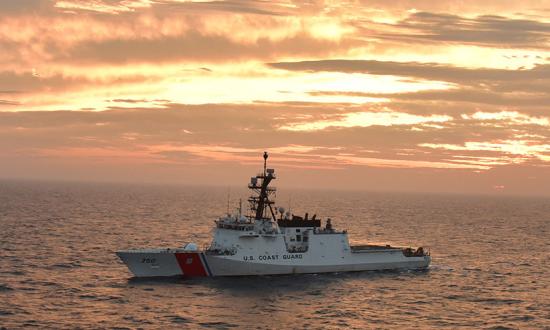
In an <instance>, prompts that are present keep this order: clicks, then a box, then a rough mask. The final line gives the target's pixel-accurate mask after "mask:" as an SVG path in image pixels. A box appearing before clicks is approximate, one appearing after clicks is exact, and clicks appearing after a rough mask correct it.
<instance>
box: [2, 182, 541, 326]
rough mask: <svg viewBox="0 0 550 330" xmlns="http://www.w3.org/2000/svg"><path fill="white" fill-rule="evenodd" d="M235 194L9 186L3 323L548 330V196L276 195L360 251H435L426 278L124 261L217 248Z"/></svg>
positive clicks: (403, 274) (201, 190) (97, 186)
mask: <svg viewBox="0 0 550 330" xmlns="http://www.w3.org/2000/svg"><path fill="white" fill-rule="evenodd" d="M226 195H227V190H226V189H222V188H220V189H218V188H192V187H176V186H152V185H149V186H146V185H143V186H140V185H120V184H119V185H115V184H73V183H70V184H69V183H44V182H42V183H31V182H0V260H1V262H0V302H1V304H0V327H5V328H7V329H18V328H38V329H44V328H55V329H64V328H67V329H74V328H83V329H86V328H93V329H97V328H117V329H125V328H129V329H136V328H143V329H149V328H162V329H170V328H182V329H186V328H188V329H197V328H214V329H226V328H245V329H279V328H300V329H301V328H304V329H324V328H329V329H331V328H334V329H336V328H347V329H367V328H376V329H430V328H433V329H459V328H464V329H473V328H476V329H550V298H549V297H550V287H549V284H550V199H548V198H546V199H544V198H514V197H487V196H485V197H483V196H459V195H429V194H398V193H367V192H364V193H352V192H328V191H305V190H304V191H298V190H294V191H286V192H284V191H281V192H280V193H279V195H278V197H279V199H278V200H279V201H281V202H282V203H281V204H282V205H283V206H285V207H286V206H287V204H288V199H289V197H290V196H291V197H292V211H293V213H296V214H300V213H304V212H306V211H308V212H309V214H310V215H312V214H313V213H317V214H318V216H319V217H321V218H322V219H326V217H331V218H332V219H333V223H334V225H335V227H336V228H341V229H348V231H349V233H350V240H351V241H352V242H355V243H365V242H390V243H392V244H400V245H423V246H425V247H429V248H430V250H431V253H432V256H433V263H432V266H431V267H430V268H429V270H426V271H400V272H360V273H340V274H311V275H292V276H264V277H239V278H200V279H199V278H196V279H184V278H169V279H146V280H139V279H133V278H131V275H130V273H129V272H128V270H127V269H126V267H125V266H124V265H123V264H122V263H121V262H120V261H119V260H118V259H117V257H116V256H115V254H114V251H116V250H117V249H126V248H133V247H176V246H181V245H183V244H184V243H185V242H188V241H194V242H197V243H199V244H201V245H203V244H207V243H208V242H209V239H210V230H211V228H212V224H213V222H212V221H213V220H214V219H215V218H216V217H217V216H219V215H221V214H223V213H225V212H226V207H227V203H226V201H227V197H226ZM232 196H233V197H232V204H235V203H236V200H237V198H238V197H243V198H245V197H246V192H245V191H244V190H242V191H233V192H232Z"/></svg>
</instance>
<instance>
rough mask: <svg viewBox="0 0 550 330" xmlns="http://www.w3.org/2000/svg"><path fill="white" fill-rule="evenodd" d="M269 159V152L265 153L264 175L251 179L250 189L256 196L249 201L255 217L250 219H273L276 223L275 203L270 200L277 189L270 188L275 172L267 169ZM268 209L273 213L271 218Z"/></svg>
mask: <svg viewBox="0 0 550 330" xmlns="http://www.w3.org/2000/svg"><path fill="white" fill-rule="evenodd" d="M268 157H269V155H268V154H267V151H266V152H264V155H263V158H264V171H263V173H260V174H258V175H256V176H255V177H252V178H250V184H249V185H248V188H249V189H250V190H253V191H254V195H253V196H251V197H250V198H249V199H248V202H249V204H250V210H251V211H253V213H254V215H253V216H249V217H250V218H251V219H252V218H253V219H255V220H269V219H270V218H272V219H273V220H274V221H276V218H275V212H273V207H272V205H273V204H274V203H275V201H273V200H270V197H271V196H272V195H273V194H274V193H275V191H276V189H275V188H274V187H269V183H270V182H271V180H273V179H275V170H274V169H271V168H267V158H268ZM268 208H269V211H270V213H271V217H269V215H268V213H267V209H268Z"/></svg>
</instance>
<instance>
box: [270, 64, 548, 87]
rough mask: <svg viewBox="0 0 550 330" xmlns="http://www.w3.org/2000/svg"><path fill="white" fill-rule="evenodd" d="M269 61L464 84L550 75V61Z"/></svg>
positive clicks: (305, 68) (298, 68) (294, 66)
mask: <svg viewBox="0 0 550 330" xmlns="http://www.w3.org/2000/svg"><path fill="white" fill-rule="evenodd" d="M268 65H270V66H272V67H274V68H277V69H283V70H292V71H335V72H347V73H353V72H357V73H369V74H374V75H393V76H404V77H412V78H418V79H428V80H439V81H449V82H455V83H460V84H464V85H473V84H476V83H480V82H485V81H495V80H496V81H517V80H533V79H545V80H546V79H550V65H537V66H535V67H534V68H532V69H526V70H504V69H486V68H478V69H469V68H461V67H456V66H452V65H445V64H437V63H419V62H394V61H376V60H343V59H333V60H315V61H298V62H276V63H268Z"/></svg>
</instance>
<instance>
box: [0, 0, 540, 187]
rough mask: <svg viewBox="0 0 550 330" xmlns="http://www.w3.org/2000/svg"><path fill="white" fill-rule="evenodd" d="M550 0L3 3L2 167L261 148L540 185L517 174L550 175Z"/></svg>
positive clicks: (342, 178)
mask: <svg viewBox="0 0 550 330" xmlns="http://www.w3.org/2000/svg"><path fill="white" fill-rule="evenodd" d="M549 10H550V6H549V5H548V4H547V3H546V4H545V3H544V2H540V1H534V0H533V1H523V2H521V3H519V2H518V3H516V2H512V1H504V2H503V1H493V0H490V1H486V2H483V3H480V2H477V1H460V2H458V1H451V0H444V1H424V2H410V1H400V2H397V3H390V2H386V1H372V2H364V1H343V2H326V3H323V2H307V3H306V2H294V1H274V2H254V1H176V0H163V1H157V0H124V1H111V0H109V1H108V0H93V1H92V0H89V1H88V0H85V1H76V0H63V1H61V0H59V1H54V0H25V1H2V2H1V3H0V49H1V50H2V51H0V63H1V69H0V151H1V153H0V161H1V165H0V170H1V173H2V174H1V177H2V178H40V179H46V178H47V179H71V180H87V179H90V180H96V179H98V180H99V179H101V180H107V181H108V180H122V181H135V180H143V181H152V182H157V181H162V182H164V181H169V182H174V181H175V182H183V183H196V182H197V180H196V178H197V177H198V176H200V175H204V174H205V173H207V171H208V170H210V169H211V168H213V166H214V165H220V164H221V165H227V166H230V167H231V168H232V169H233V170H234V171H235V173H237V174H236V176H238V175H240V174H241V173H242V174H243V175H244V173H248V168H247V167H249V166H252V164H255V163H256V161H257V158H258V157H259V156H258V155H260V154H261V153H262V152H263V151H264V150H268V151H270V152H271V153H272V154H273V156H274V157H273V162H274V163H276V164H278V165H280V166H282V167H283V168H284V169H285V171H287V172H288V174H287V176H288V180H289V182H295V178H296V177H297V176H298V174H299V173H302V172H303V171H309V172H308V173H310V175H311V181H315V182H317V183H319V182H324V183H322V184H320V185H322V186H323V185H324V186H331V183H330V182H325V181H323V180H322V178H326V177H329V176H333V175H336V176H337V177H338V179H337V180H338V182H346V183H345V184H344V183H342V186H346V187H349V186H350V182H352V183H353V184H351V185H352V186H353V185H355V186H354V187H355V188H359V187H363V186H365V184H366V182H369V181H371V180H374V179H375V178H377V177H379V176H380V175H382V176H386V177H387V178H391V177H394V174H395V173H400V175H402V177H404V178H405V179H404V180H406V182H403V184H402V186H403V187H404V189H406V190H416V189H417V188H419V187H420V186H422V188H421V189H426V190H434V191H436V190H450V191H453V189H452V187H449V182H464V184H463V185H461V187H460V189H461V190H463V191H473V192H495V191H498V192H506V193H508V192H509V193H519V194H523V193H542V194H546V193H549V194H550V191H546V190H545V189H543V188H542V183H541V182H540V181H539V184H538V185H534V184H533V183H532V181H529V180H524V178H526V177H538V178H545V179H544V180H546V181H544V182H546V183H547V185H546V186H550V182H548V180H550V172H549V171H550V88H549V87H548V86H550V55H549V52H548V50H549V48H550V32H549V31H550V19H549V17H548V13H549ZM128 167H131V168H132V170H131V171H126V170H125V169H126V168H128ZM240 167H242V168H240ZM380 171H383V174H380V173H381V172H380ZM405 171H415V172H414V174H410V173H413V172H405ZM403 173H407V174H406V175H405V174H403ZM357 177H363V178H364V179H363V181H361V180H354V178H357ZM315 178H316V179H317V180H316V179H315ZM421 178H423V179H421ZM426 178H428V179H426ZM442 178H443V179H442ZM388 180H389V179H388ZM426 180H427V181H429V183H425V182H426ZM229 181H231V183H237V182H240V181H242V180H239V179H238V178H231V179H230V180H229ZM360 181H361V182H360ZM479 182H483V186H480V184H479ZM377 184H378V185H379V186H374V187H373V188H381V189H384V187H385V185H386V184H387V182H385V183H384V182H381V181H380V182H379V183H377ZM336 185H338V184H336ZM496 186H498V187H502V188H499V189H494V187H496Z"/></svg>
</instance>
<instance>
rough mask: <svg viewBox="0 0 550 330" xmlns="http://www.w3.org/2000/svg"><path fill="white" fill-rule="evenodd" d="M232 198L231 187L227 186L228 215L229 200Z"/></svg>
mask: <svg viewBox="0 0 550 330" xmlns="http://www.w3.org/2000/svg"><path fill="white" fill-rule="evenodd" d="M230 199H231V187H227V215H228V216H229V200H230Z"/></svg>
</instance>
